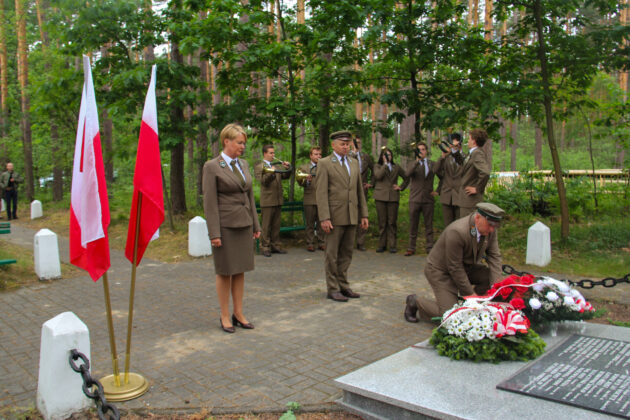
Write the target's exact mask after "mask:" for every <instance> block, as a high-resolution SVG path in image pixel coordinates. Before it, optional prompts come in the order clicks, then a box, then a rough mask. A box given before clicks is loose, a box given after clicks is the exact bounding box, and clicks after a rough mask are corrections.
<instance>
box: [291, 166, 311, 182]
mask: <svg viewBox="0 0 630 420" xmlns="http://www.w3.org/2000/svg"><path fill="white" fill-rule="evenodd" d="M309 176H313V175H311V174H307V173H306V172H302V171H301V170H299V169H298V170H297V171H295V179H296V181H299V182H302V181H304V180H305V179H307V178H308V177H309Z"/></svg>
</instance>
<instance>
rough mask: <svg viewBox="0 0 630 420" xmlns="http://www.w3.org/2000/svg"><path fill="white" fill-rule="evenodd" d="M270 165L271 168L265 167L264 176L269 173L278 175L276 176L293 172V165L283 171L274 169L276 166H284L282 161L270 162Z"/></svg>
mask: <svg viewBox="0 0 630 420" xmlns="http://www.w3.org/2000/svg"><path fill="white" fill-rule="evenodd" d="M269 164H270V165H271V168H270V167H268V166H263V170H262V172H263V174H268V173H271V172H273V173H276V174H286V173H288V172H291V171H292V170H293V167H292V166H291V165H289V167H288V168H284V167H283V168H282V169H276V168H274V166H275V165H282V164H284V162H283V161H281V160H280V159H276V160H274V161H273V162H269Z"/></svg>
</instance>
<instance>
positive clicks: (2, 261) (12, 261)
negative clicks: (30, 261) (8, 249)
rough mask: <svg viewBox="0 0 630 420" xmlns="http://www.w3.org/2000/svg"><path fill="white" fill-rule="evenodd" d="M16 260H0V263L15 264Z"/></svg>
mask: <svg viewBox="0 0 630 420" xmlns="http://www.w3.org/2000/svg"><path fill="white" fill-rule="evenodd" d="M16 262H17V260H0V265H8V264H15V263H16Z"/></svg>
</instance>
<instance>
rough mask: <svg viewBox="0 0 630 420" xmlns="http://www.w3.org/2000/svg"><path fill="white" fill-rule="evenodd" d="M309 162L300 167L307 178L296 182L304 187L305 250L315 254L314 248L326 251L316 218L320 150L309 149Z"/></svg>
mask: <svg viewBox="0 0 630 420" xmlns="http://www.w3.org/2000/svg"><path fill="white" fill-rule="evenodd" d="M309 156H310V159H311V160H310V162H308V163H305V164H304V165H302V166H301V167H300V170H301V171H302V172H304V173H306V174H308V177H306V178H303V179H300V180H298V183H299V184H300V185H301V186H302V187H304V198H303V201H304V219H305V220H306V250H307V251H309V252H315V246H316V245H319V246H318V248H319V249H321V250H322V251H323V250H325V249H326V246H325V245H324V231H323V230H322V227H321V224H320V223H319V219H318V218H317V199H316V197H315V179H316V178H315V177H316V175H317V162H319V159H320V158H321V157H322V149H321V148H319V147H318V146H315V147H311V152H310V154H309ZM316 224H317V239H315V225H316Z"/></svg>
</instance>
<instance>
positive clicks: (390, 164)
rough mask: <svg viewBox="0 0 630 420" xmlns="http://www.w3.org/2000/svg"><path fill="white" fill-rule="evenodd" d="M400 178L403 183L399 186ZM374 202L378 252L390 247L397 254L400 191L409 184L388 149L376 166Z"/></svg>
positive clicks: (385, 149)
mask: <svg viewBox="0 0 630 420" xmlns="http://www.w3.org/2000/svg"><path fill="white" fill-rule="evenodd" d="M398 178H402V181H403V183H402V184H401V185H398ZM373 179H374V202H375V204H376V213H377V215H378V232H379V238H378V248H377V249H376V252H384V251H385V250H386V249H387V247H388V246H389V252H391V253H392V254H395V253H396V252H397V251H398V249H397V234H398V225H397V223H398V204H399V202H400V191H402V190H403V189H405V187H406V186H407V184H408V181H407V177H406V175H405V173H404V172H403V170H402V168H401V167H400V166H399V165H398V164H396V163H395V162H394V154H393V153H392V151H391V150H389V149H388V148H387V147H383V148H382V149H381V154H380V156H379V158H378V163H377V164H376V165H374V176H373Z"/></svg>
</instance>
